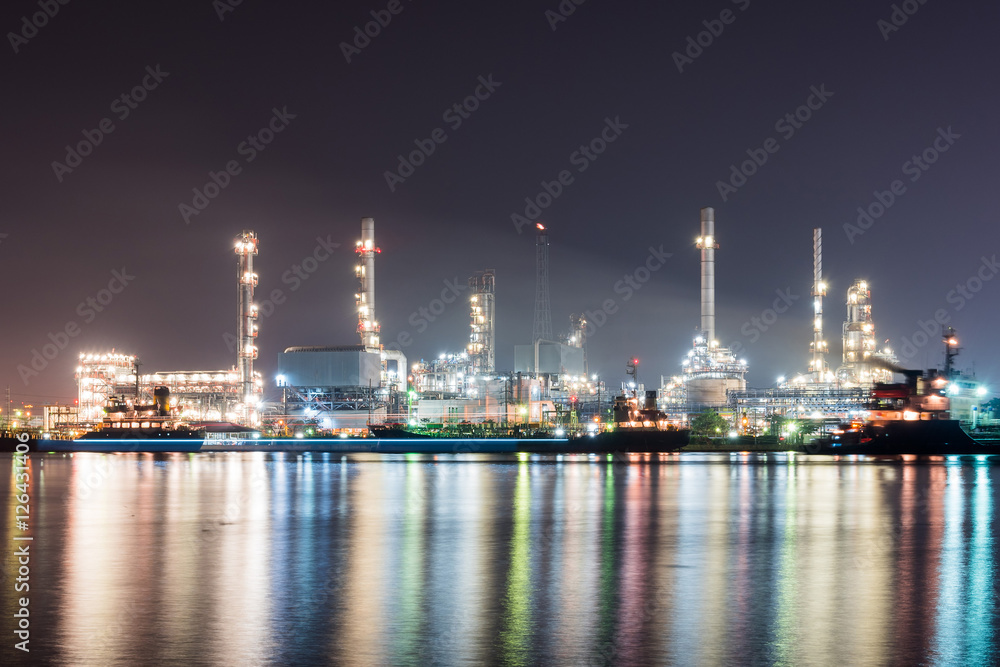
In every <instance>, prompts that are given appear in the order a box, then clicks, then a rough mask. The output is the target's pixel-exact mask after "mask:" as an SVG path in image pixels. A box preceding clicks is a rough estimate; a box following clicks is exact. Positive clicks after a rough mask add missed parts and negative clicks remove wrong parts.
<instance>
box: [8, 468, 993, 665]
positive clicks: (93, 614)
mask: <svg viewBox="0 0 1000 667" xmlns="http://www.w3.org/2000/svg"><path fill="white" fill-rule="evenodd" d="M561 459H562V460H561V462H555V461H554V460H548V459H543V458H538V457H530V458H528V459H527V460H518V459H504V458H501V457H494V458H490V457H485V456H478V457H477V456H464V457H430V456H406V457H404V456H399V457H385V458H379V457H377V456H357V457H348V458H344V457H341V456H338V455H330V454H313V455H304V456H303V455H294V454H271V455H268V454H256V453H248V454H235V453H234V454H199V455H181V454H177V455H151V454H128V455H97V454H93V455H92V454H77V455H74V456H72V457H68V456H57V455H47V456H43V455H34V456H33V462H32V465H33V468H32V471H33V474H34V476H35V478H34V482H33V485H32V500H31V503H32V507H33V510H32V511H33V515H32V525H33V530H32V535H33V536H34V542H33V543H32V547H31V548H32V561H31V568H32V569H31V577H32V578H31V591H30V595H31V619H32V626H31V627H32V637H31V639H32V641H31V646H32V653H31V656H30V657H31V659H32V662H33V663H35V664H72V665H126V664H128V665H131V664H157V663H174V664H192V665H199V664H216V665H222V664H227V665H228V664H246V665H254V664H317V663H319V664H322V663H327V664H338V665H339V664H343V665H382V664H386V665H389V664H391V665H433V664H442V665H446V664H509V665H530V664H541V663H544V664H566V665H590V664H593V665H600V664H627V665H646V664H649V665H653V664H773V663H782V664H829V663H840V664H852V665H853V664H890V663H903V664H916V663H925V664H990V663H996V662H997V660H998V656H1000V653H998V650H997V643H998V640H997V636H996V631H995V626H996V621H997V615H998V605H997V584H996V582H995V579H996V574H997V573H996V565H995V562H996V549H997V544H996V540H995V539H994V525H995V524H994V519H995V514H996V502H997V501H996V494H995V493H994V486H995V485H996V484H997V483H998V479H997V471H998V470H1000V467H997V466H996V465H995V462H993V461H990V460H987V459H983V458H979V459H975V458H969V459H962V460H959V459H948V460H942V461H935V462H929V463H928V462H905V463H904V462H898V461H865V460H853V461H846V462H834V461H832V460H831V459H824V458H813V457H802V456H785V455H771V456H770V457H766V456H757V457H755V456H746V455H734V456H732V457H730V456H728V455H700V456H699V455H684V456H672V457H667V458H665V459H664V461H663V462H660V463H657V462H633V463H628V462H623V461H608V460H607V459H605V458H587V457H561ZM8 460H9V459H8ZM13 479H14V478H13V474H11V475H5V476H3V481H2V482H0V492H3V493H5V494H7V495H6V497H10V494H11V493H12V491H13V489H12V483H13ZM3 521H4V523H3V534H4V536H5V537H7V542H8V544H12V542H11V539H10V538H11V537H12V536H13V534H14V529H13V527H12V526H11V525H10V521H11V516H8V515H5V516H4V518H3ZM6 551H7V552H8V553H9V552H12V551H13V550H12V549H8V550H6ZM16 567H17V565H16V563H15V561H14V560H13V558H12V557H11V556H10V555H7V556H5V563H4V572H3V575H4V581H3V587H4V595H3V596H2V597H0V604H2V609H0V614H2V619H3V620H2V621H0V626H2V627H0V632H2V634H3V635H4V636H6V637H12V636H13V630H14V627H15V626H14V623H13V621H12V618H13V617H12V613H13V611H14V609H15V606H14V605H15V604H16V602H15V600H14V596H13V594H12V593H11V590H12V588H13V583H12V582H13V577H14V576H15V573H16ZM12 643H13V642H9V641H6V642H5V643H4V645H3V646H2V647H0V651H2V653H0V657H3V661H2V662H4V664H7V657H8V656H13V657H15V658H18V657H21V656H19V655H17V654H15V653H13V652H11V647H12Z"/></svg>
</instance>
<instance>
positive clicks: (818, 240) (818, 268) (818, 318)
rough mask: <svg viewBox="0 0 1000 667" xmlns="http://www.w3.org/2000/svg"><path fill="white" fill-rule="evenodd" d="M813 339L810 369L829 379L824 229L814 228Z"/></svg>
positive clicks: (817, 378) (816, 376)
mask: <svg viewBox="0 0 1000 667" xmlns="http://www.w3.org/2000/svg"><path fill="white" fill-rule="evenodd" d="M812 296H813V341H812V343H811V344H810V346H809V348H810V352H811V356H812V359H811V360H810V362H809V371H810V372H811V373H812V375H813V379H814V380H815V381H816V382H824V381H826V380H827V366H826V358H825V355H826V341H825V340H823V297H824V296H826V284H825V283H824V282H823V230H822V229H820V228H818V227H817V228H816V229H814V230H813V290H812Z"/></svg>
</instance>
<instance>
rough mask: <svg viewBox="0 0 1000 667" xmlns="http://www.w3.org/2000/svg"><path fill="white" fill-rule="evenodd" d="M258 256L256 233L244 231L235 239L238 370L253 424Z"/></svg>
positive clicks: (248, 420)
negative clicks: (255, 263) (237, 284)
mask: <svg viewBox="0 0 1000 667" xmlns="http://www.w3.org/2000/svg"><path fill="white" fill-rule="evenodd" d="M256 255H257V234H255V233H254V232H252V231H249V230H246V229H244V230H243V233H242V234H241V235H240V236H238V237H237V238H236V256H237V257H238V260H237V268H236V278H237V280H238V281H239V291H238V295H237V307H236V313H237V314H236V317H237V320H238V321H237V325H236V326H237V331H236V338H237V342H238V350H237V359H236V373H237V375H238V379H237V381H238V382H239V392H240V396H241V397H242V402H243V404H244V418H243V419H244V421H245V422H246V423H251V422H252V421H253V418H252V416H251V412H252V411H253V406H254V405H255V404H256V403H257V402H258V399H259V398H260V395H259V392H257V391H255V388H254V372H253V362H254V360H255V359H256V358H257V306H256V305H254V301H253V292H254V288H255V287H256V286H257V280H258V279H257V274H256V273H254V270H253V258H254V257H255V256H256Z"/></svg>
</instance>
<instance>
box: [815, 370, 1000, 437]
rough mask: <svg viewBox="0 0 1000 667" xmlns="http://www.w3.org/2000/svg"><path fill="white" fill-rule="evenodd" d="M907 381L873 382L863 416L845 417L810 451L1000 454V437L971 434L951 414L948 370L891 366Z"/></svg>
mask: <svg viewBox="0 0 1000 667" xmlns="http://www.w3.org/2000/svg"><path fill="white" fill-rule="evenodd" d="M892 370H893V371H895V372H897V373H901V374H903V375H904V376H905V377H906V382H905V383H899V384H881V383H878V384H875V385H874V388H873V389H872V395H871V403H870V405H869V406H868V407H869V411H868V416H867V418H865V419H863V420H861V419H859V420H854V421H851V422H845V423H843V424H841V425H839V427H838V428H836V429H834V430H833V431H832V432H830V433H829V434H827V435H825V436H823V437H820V438H817V439H816V440H814V441H813V442H812V443H810V444H809V445H806V447H805V450H806V452H808V453H810V454H835V455H869V456H896V455H916V456H952V455H968V456H973V455H996V454H1000V436H997V435H996V434H994V435H992V436H987V435H985V434H976V435H973V434H970V433H969V432H967V431H966V430H964V429H963V428H962V424H961V422H960V421H959V420H957V419H952V418H951V413H950V410H949V408H950V401H949V398H948V396H947V388H948V386H949V384H950V377H949V376H950V373H948V372H947V371H946V372H945V373H943V374H938V373H937V371H936V370H931V371H928V372H926V373H924V372H923V371H911V370H905V369H901V368H897V367H894V368H892Z"/></svg>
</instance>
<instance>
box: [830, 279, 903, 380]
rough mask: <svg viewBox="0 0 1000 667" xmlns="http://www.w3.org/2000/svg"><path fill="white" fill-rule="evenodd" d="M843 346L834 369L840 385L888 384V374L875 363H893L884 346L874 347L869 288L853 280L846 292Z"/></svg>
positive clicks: (866, 284)
mask: <svg viewBox="0 0 1000 667" xmlns="http://www.w3.org/2000/svg"><path fill="white" fill-rule="evenodd" d="M843 345H844V356H843V365H842V366H841V367H840V368H838V369H837V379H838V380H839V381H840V383H841V384H843V385H851V386H869V385H872V384H874V383H875V382H892V377H893V373H892V371H890V370H888V369H887V368H885V367H884V365H883V364H879V363H877V360H881V361H887V362H889V363H890V364H896V363H897V360H896V358H895V355H893V353H892V350H890V349H889V348H888V347H886V348H884V349H882V350H879V349H878V347H877V343H876V339H875V323H874V321H873V320H872V294H871V288H870V287H869V285H868V282H867V281H865V280H855V281H854V283H853V284H852V285H851V286H850V288H848V290H847V320H846V321H845V322H844V337H843ZM873 362H876V363H874V364H873Z"/></svg>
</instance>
